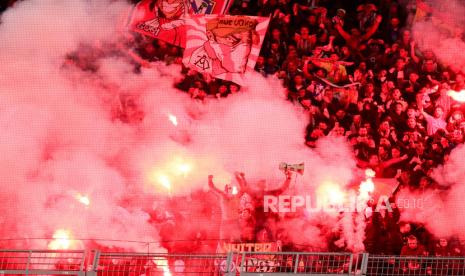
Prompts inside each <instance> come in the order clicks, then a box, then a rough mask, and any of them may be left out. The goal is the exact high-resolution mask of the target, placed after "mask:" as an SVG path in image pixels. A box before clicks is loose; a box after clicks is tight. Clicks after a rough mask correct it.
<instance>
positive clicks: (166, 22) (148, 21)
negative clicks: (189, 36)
mask: <svg viewBox="0 0 465 276" xmlns="http://www.w3.org/2000/svg"><path fill="white" fill-rule="evenodd" d="M189 9H190V8H189V4H188V2H187V1H185V0H142V1H141V2H139V3H138V4H137V5H136V6H135V7H134V9H133V12H132V16H131V19H130V22H129V29H131V30H133V31H135V32H138V33H141V34H143V35H146V36H150V37H153V38H157V39H160V40H163V41H165V42H167V43H170V44H173V45H176V46H180V47H184V45H186V34H185V33H186V30H185V29H184V17H185V16H186V15H187V14H188V12H189Z"/></svg>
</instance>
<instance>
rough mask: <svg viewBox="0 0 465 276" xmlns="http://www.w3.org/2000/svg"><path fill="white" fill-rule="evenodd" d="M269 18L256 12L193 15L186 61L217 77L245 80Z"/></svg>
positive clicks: (189, 24)
mask: <svg viewBox="0 0 465 276" xmlns="http://www.w3.org/2000/svg"><path fill="white" fill-rule="evenodd" d="M268 23H269V18H267V17H256V16H224V15H223V16H221V15H203V16H198V15H197V16H191V17H190V18H187V19H186V31H187V32H186V34H187V44H186V49H185V51H184V57H183V63H184V65H186V66H187V67H190V68H192V69H194V70H196V71H199V72H201V73H206V74H209V75H211V76H212V77H214V78H219V79H224V80H227V81H233V82H235V83H238V84H242V83H243V77H244V73H245V72H247V71H253V68H254V66H255V63H256V61H257V57H258V54H259V52H260V48H261V46H262V43H263V39H264V36H265V33H266V29H267V28H268Z"/></svg>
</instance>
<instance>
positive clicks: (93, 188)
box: [0, 0, 355, 250]
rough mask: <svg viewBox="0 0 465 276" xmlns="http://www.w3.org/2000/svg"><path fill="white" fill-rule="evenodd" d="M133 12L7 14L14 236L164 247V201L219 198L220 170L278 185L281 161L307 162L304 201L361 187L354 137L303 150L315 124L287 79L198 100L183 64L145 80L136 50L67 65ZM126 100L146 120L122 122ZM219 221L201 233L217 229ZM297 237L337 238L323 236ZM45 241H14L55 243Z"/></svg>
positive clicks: (297, 187) (66, 8)
mask: <svg viewBox="0 0 465 276" xmlns="http://www.w3.org/2000/svg"><path fill="white" fill-rule="evenodd" d="M129 8H130V6H129V5H128V4H126V3H124V2H123V1H110V0H105V1H100V0H99V1H87V0H77V1H53V0H35V1H34V0H29V1H21V2H19V3H18V4H17V5H16V6H15V7H14V8H12V9H9V10H7V11H6V12H5V13H4V14H3V15H2V23H1V24H0V48H1V49H2V51H1V52H0V63H1V64H2V66H1V67H0V76H1V77H0V78H1V81H0V91H1V93H0V106H1V107H0V126H1V127H2V130H3V131H2V135H1V136H0V152H2V158H1V160H0V175H1V177H0V199H1V200H0V210H1V211H2V213H3V214H4V215H3V216H2V218H1V219H2V230H1V232H2V237H5V238H18V239H19V238H51V237H52V236H53V233H54V232H55V231H56V230H58V229H66V230H68V231H69V232H70V233H71V234H70V235H71V237H70V238H76V239H77V238H82V239H96V240H97V239H104V240H133V241H157V240H159V239H160V237H159V229H158V228H157V226H156V225H154V224H153V223H151V222H150V218H151V212H158V209H157V210H153V207H154V206H159V205H163V204H164V202H165V201H167V200H168V199H170V198H173V197H176V196H181V195H187V194H189V193H190V192H193V191H196V190H202V189H203V190H206V186H207V185H206V184H207V183H206V182H207V181H206V180H207V175H209V174H213V175H215V181H216V184H217V185H218V186H219V188H220V189H222V186H223V185H224V184H227V183H231V182H233V181H232V175H233V172H234V171H243V172H244V173H245V175H246V177H247V178H248V180H249V183H252V185H253V183H255V181H258V180H260V179H266V181H267V187H268V188H274V187H277V186H278V185H280V184H281V183H282V181H284V176H283V174H282V172H280V171H279V170H278V165H279V163H280V162H288V163H301V162H304V163H305V174H304V176H302V177H298V178H297V180H296V181H295V182H294V183H292V185H291V189H290V191H288V193H295V194H300V195H306V194H311V193H313V192H314V191H315V190H316V188H317V187H318V186H319V185H322V184H324V183H326V182H331V183H336V184H337V185H340V186H341V187H345V186H346V185H348V184H349V182H350V181H351V180H352V179H353V177H354V176H353V171H354V169H355V162H354V159H353V158H352V155H353V153H352V151H351V149H350V147H349V146H348V144H347V143H346V141H344V140H343V139H337V138H325V139H321V140H320V141H319V142H318V145H317V148H316V149H315V150H311V149H309V148H307V147H306V146H305V145H304V141H303V137H304V131H305V127H306V124H307V117H306V116H305V114H304V113H303V112H302V111H301V110H300V109H299V108H297V107H295V106H293V105H292V104H290V103H289V102H287V101H286V100H285V98H284V95H283V88H282V86H281V84H280V83H279V81H277V80H273V79H265V78H263V77H261V76H259V75H258V74H250V76H249V80H248V81H247V82H246V85H245V86H244V87H243V89H242V90H243V92H242V93H240V94H236V95H232V96H230V97H228V98H226V99H221V100H213V99H212V100H209V101H208V102H206V103H199V102H195V101H193V100H191V99H190V98H189V97H188V95H187V94H183V93H182V92H180V91H177V90H176V89H174V88H173V84H174V82H175V80H178V79H179V78H180V77H181V75H180V73H179V72H180V69H181V68H180V67H179V66H177V65H170V66H166V65H165V64H162V63H153V64H152V66H151V68H142V69H141V72H140V73H135V72H134V70H133V65H132V64H131V62H130V61H129V60H128V58H127V57H124V56H111V57H108V56H106V57H105V56H102V55H101V56H99V55H97V56H96V57H95V60H93V61H92V62H93V63H95V64H94V66H95V68H94V71H92V72H89V71H83V70H81V69H78V68H77V67H75V66H69V65H67V64H66V63H65V57H66V56H67V55H69V54H70V53H72V52H76V51H80V52H82V53H84V52H85V51H88V50H86V47H83V45H92V47H95V48H99V47H100V48H105V45H108V44H113V45H114V44H117V43H118V42H119V41H120V40H121V39H122V35H121V30H122V28H121V25H120V22H122V21H121V19H122V18H124V15H125V14H126V13H127V10H128V9H129ZM121 95H130V96H132V97H134V98H135V99H136V101H137V105H138V108H139V109H140V110H141V111H142V112H143V114H144V118H143V120H142V122H140V123H135V124H127V123H123V122H121V121H120V120H116V119H115V118H113V117H112V115H111V114H112V111H113V110H114V108H115V107H117V106H118V104H119V98H120V97H121ZM173 117H175V118H176V124H177V125H176V124H175V123H173ZM83 197H85V198H87V200H88V202H87V201H86V200H83ZM182 204H183V203H182V202H179V204H178V205H182ZM186 204H190V203H188V202H186ZM169 208H180V207H179V206H178V207H176V206H171V207H169ZM192 209H193V210H198V211H197V212H201V211H200V210H202V208H197V207H196V208H192ZM170 211H172V212H174V210H170ZM198 215H199V216H200V215H201V214H198ZM193 217H195V214H194V216H193ZM306 220H307V221H306V222H305V223H306V224H305V225H307V224H310V226H311V227H313V228H308V229H318V226H317V225H321V224H326V225H327V226H328V227H329V228H332V227H337V225H338V222H337V220H336V219H333V220H326V221H324V220H319V219H316V218H313V217H309V218H306ZM206 223H208V222H207V221H206V220H204V219H203V220H199V221H195V220H193V221H192V222H191V223H190V224H189V226H190V227H191V228H192V229H204V228H205V224H206ZM303 224H304V222H303V223H302V225H303ZM290 225H295V223H293V222H292V223H291V222H290V223H289V225H288V227H291V226H290ZM192 229H189V230H192ZM292 229H294V228H292ZM177 231H178V232H182V230H181V229H177ZM296 231H297V230H296ZM182 233H184V232H182ZM186 233H187V230H186ZM296 233H298V232H296ZM180 236H182V234H179V233H178V234H177V235H176V238H181V237H180ZM169 238H170V237H163V239H169ZM292 239H293V240H294V242H297V243H306V242H308V241H309V240H312V239H315V241H314V243H315V245H316V246H321V245H322V244H324V240H323V239H324V238H323V235H320V233H315V231H305V232H303V235H301V234H300V233H299V235H294V236H293V237H292ZM33 243H34V244H31V242H30V241H29V240H27V241H24V242H23V241H20V242H19V243H18V244H10V246H11V245H15V246H28V247H34V246H35V247H37V248H40V247H46V246H47V244H46V242H43V241H41V240H38V241H35V240H34V241H33ZM102 245H108V246H111V245H116V244H115V243H112V242H102ZM79 246H80V245H79ZM117 246H122V245H121V244H117ZM76 247H78V245H76ZM123 247H128V248H129V247H130V248H131V249H141V248H139V247H137V246H133V245H124V246H123ZM152 250H156V249H153V248H152Z"/></svg>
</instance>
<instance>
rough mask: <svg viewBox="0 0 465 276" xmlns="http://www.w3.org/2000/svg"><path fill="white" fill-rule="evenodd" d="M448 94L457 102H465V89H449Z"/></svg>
mask: <svg viewBox="0 0 465 276" xmlns="http://www.w3.org/2000/svg"><path fill="white" fill-rule="evenodd" d="M447 95H449V96H450V97H451V98H452V99H454V100H455V101H457V102H461V103H465V90H460V91H459V92H456V91H454V90H449V91H447Z"/></svg>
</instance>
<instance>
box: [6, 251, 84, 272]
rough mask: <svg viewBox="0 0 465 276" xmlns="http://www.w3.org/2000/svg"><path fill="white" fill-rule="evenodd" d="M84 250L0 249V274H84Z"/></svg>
mask: <svg viewBox="0 0 465 276" xmlns="http://www.w3.org/2000/svg"><path fill="white" fill-rule="evenodd" d="M85 262H86V251H82V250H81V251H79V250H76V251H75V250H66V251H60V250H0V274H4V275H5V274H16V275H18V274H19V275H24V274H36V275H37V274H41V275H47V274H55V275H59V274H65V275H84V274H85V271H86V266H85Z"/></svg>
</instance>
